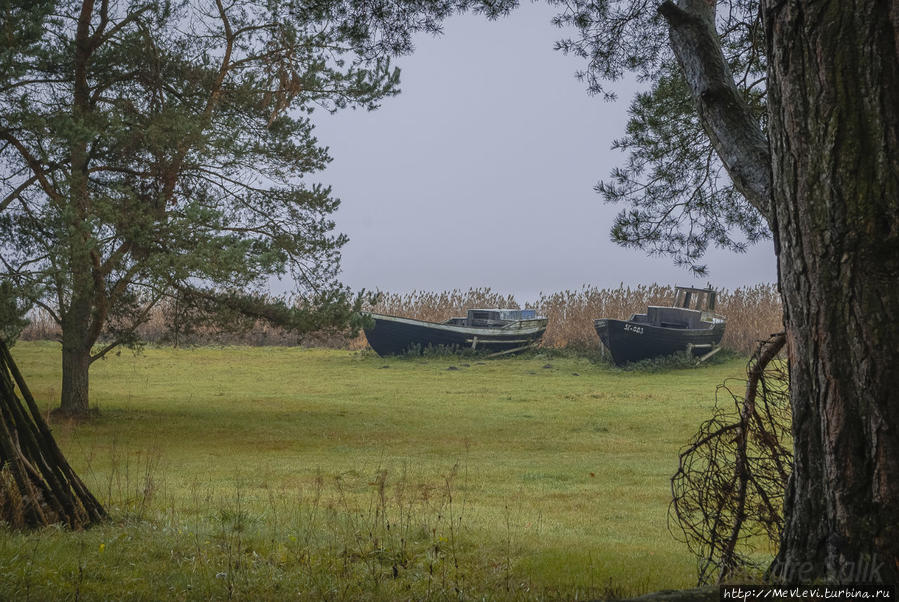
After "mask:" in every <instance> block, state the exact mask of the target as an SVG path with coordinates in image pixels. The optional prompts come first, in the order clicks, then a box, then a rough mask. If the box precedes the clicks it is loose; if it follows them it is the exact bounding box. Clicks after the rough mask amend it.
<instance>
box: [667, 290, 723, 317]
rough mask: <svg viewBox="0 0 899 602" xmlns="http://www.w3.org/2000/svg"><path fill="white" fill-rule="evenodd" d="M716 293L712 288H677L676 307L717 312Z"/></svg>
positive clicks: (675, 295)
mask: <svg viewBox="0 0 899 602" xmlns="http://www.w3.org/2000/svg"><path fill="white" fill-rule="evenodd" d="M715 297H716V295H715V291H714V290H712V289H710V288H691V287H686V286H678V287H675V294H674V307H680V308H683V309H697V310H700V311H715Z"/></svg>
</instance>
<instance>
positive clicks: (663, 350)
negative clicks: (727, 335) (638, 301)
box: [593, 319, 725, 364]
mask: <svg viewBox="0 0 899 602" xmlns="http://www.w3.org/2000/svg"><path fill="white" fill-rule="evenodd" d="M593 326H594V328H596V334H598V335H599V338H600V339H601V340H602V343H603V345H605V346H606V349H608V350H609V352H610V353H611V354H612V360H613V361H614V362H615V363H616V364H624V363H627V362H637V361H640V360H645V359H648V358H652V357H661V356H664V355H671V354H672V353H678V352H680V353H683V352H685V351H686V350H687V347H688V345H691V344H692V345H698V346H699V347H698V348H696V349H695V350H694V352H695V353H697V354H701V353H706V352H708V351H709V350H710V349H711V348H712V347H713V346H716V345H718V344H720V343H721V338H722V337H723V336H724V327H725V323H724V322H718V323H715V324H712V325H711V327H710V328H699V329H686V328H663V327H661V326H652V325H649V324H646V323H642V322H630V321H625V320H611V319H602V320H595V321H594V322H593Z"/></svg>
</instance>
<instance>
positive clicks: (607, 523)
mask: <svg viewBox="0 0 899 602" xmlns="http://www.w3.org/2000/svg"><path fill="white" fill-rule="evenodd" d="M13 355H14V357H15V359H16V361H17V362H18V364H19V366H20V367H21V369H22V371H23V373H24V374H25V376H26V378H27V379H28V381H29V385H30V387H31V388H32V391H33V393H34V394H35V396H36V397H37V399H38V401H39V403H41V404H42V407H46V408H48V409H49V408H51V407H54V406H55V405H57V404H58V401H57V398H58V395H59V390H58V387H59V382H60V374H59V351H58V346H56V345H54V344H50V343H25V342H22V343H19V344H18V345H17V346H16V347H15V348H14V349H13ZM744 364H745V361H744V360H741V359H734V358H731V359H728V360H727V361H721V362H718V363H716V364H714V365H710V366H704V367H701V368H695V369H678V370H669V371H667V372H666V371H654V372H650V373H644V372H637V371H624V370H619V369H616V368H614V367H611V366H609V365H607V364H605V363H602V362H595V361H590V359H585V358H582V357H578V356H574V355H564V354H556V355H552V356H547V355H540V354H532V355H530V356H527V357H523V358H502V359H496V360H487V361H480V360H477V359H476V358H474V359H473V360H472V361H470V362H469V361H467V360H466V361H465V362H460V361H459V358H458V357H455V356H433V357H424V358H419V359H417V360H412V359H409V358H396V359H391V358H379V357H377V356H374V355H371V354H369V353H360V352H347V351H333V350H317V349H299V348H283V347H282V348H266V347H261V348H247V347H222V348H199V349H171V348H148V349H146V350H145V351H144V352H143V353H142V354H141V355H140V356H137V357H135V356H133V355H131V354H129V353H123V354H122V355H121V356H117V357H111V358H109V359H108V360H106V361H102V362H98V363H97V364H95V366H94V368H93V369H92V373H91V387H92V403H93V404H96V405H97V406H98V407H99V409H100V413H99V415H97V416H96V417H93V418H91V419H89V420H87V421H85V422H81V423H75V422H58V421H57V422H55V423H54V424H53V428H54V433H55V435H56V437H57V439H58V441H59V443H60V446H61V447H62V449H63V450H64V452H65V453H66V454H67V456H68V458H69V460H70V462H71V463H72V465H73V467H74V468H75V469H76V471H78V472H79V474H80V475H81V476H82V477H83V478H84V479H85V481H86V482H87V484H88V486H89V487H90V488H91V489H92V491H93V492H94V493H95V494H96V495H97V496H98V497H99V498H100V499H101V501H102V502H103V503H104V504H105V505H106V506H107V509H108V510H109V511H110V513H111V517H112V518H111V520H110V521H109V522H107V523H106V524H104V525H101V526H99V527H97V528H94V529H90V530H89V531H86V532H82V533H70V532H66V531H63V530H60V529H47V530H43V531H40V532H37V533H29V534H21V533H15V532H10V531H8V530H3V531H0V599H17V600H44V599H57V598H86V599H116V600H120V599H135V600H141V599H161V598H166V599H176V600H177V599H226V598H237V599H254V600H255V599H284V598H293V599H315V600H317V599H340V600H350V599H352V600H357V599H378V600H393V599H448V598H453V599H459V598H464V599H467V598H479V599H480V598H483V599H547V598H550V599H554V598H565V599H575V598H579V599H580V598H591V597H593V598H595V597H602V596H605V595H607V594H609V593H613V594H615V595H631V594H639V593H643V592H646V591H651V590H655V589H662V588H669V587H686V586H690V585H692V583H693V581H694V579H695V565H694V561H693V559H692V558H691V556H690V555H689V553H688V552H687V550H686V548H685V546H683V545H682V544H680V543H678V542H676V541H675V540H674V539H673V538H672V537H671V535H670V534H669V533H668V530H667V525H666V512H667V506H668V501H669V498H670V492H669V482H668V479H669V478H670V475H671V474H672V472H673V471H674V469H675V468H676V463H677V452H678V450H679V448H680V447H681V446H682V445H683V444H684V443H686V442H687V441H688V440H689V438H690V436H691V435H692V434H693V433H694V431H695V429H696V428H697V426H698V425H699V423H700V422H701V421H702V420H703V419H705V418H707V417H708V415H709V413H710V410H711V408H712V405H713V402H714V390H715V386H716V385H717V384H718V383H720V382H721V381H723V380H724V378H726V377H728V376H737V375H740V374H742V373H743V370H744ZM450 366H454V367H456V368H457V369H456V370H448V369H447V368H448V367H450ZM385 367H387V368H389V369H384V368H385Z"/></svg>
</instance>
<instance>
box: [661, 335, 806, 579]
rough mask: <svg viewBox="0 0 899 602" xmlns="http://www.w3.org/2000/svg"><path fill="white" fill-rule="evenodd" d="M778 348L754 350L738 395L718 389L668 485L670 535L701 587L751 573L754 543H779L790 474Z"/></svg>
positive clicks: (776, 340) (778, 339) (784, 377)
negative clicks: (687, 555) (692, 558)
mask: <svg viewBox="0 0 899 602" xmlns="http://www.w3.org/2000/svg"><path fill="white" fill-rule="evenodd" d="M785 342H786V337H785V335H784V333H779V334H775V335H772V336H771V337H770V338H768V339H767V340H766V341H763V342H762V343H761V344H759V346H758V349H757V350H756V352H755V354H753V356H752V358H751V359H750V360H749V363H748V364H747V379H746V380H745V381H742V380H741V381H737V382H739V383H742V384H744V385H745V387H744V388H743V391H742V394H738V393H735V392H734V390H735V389H736V387H735V385H736V383H730V382H727V381H726V382H725V383H724V384H721V385H719V386H718V390H717V392H716V408H715V411H714V415H713V416H712V418H710V419H709V420H707V421H706V422H705V423H703V424H702V425H701V426H700V428H699V432H698V433H696V435H695V436H694V438H693V441H692V442H691V443H690V444H689V445H688V446H687V447H686V448H685V449H684V450H683V451H682V452H681V454H680V464H679V466H678V470H677V472H676V473H675V474H674V476H673V477H672V478H671V493H672V502H671V505H670V507H669V515H668V518H669V529H671V530H672V532H675V536H676V537H678V538H679V539H681V540H682V541H684V542H686V544H687V546H688V547H689V548H690V550H691V551H692V552H693V553H694V554H695V555H696V556H697V558H698V560H699V566H698V569H699V583H700V585H703V584H706V583H709V582H711V581H712V580H717V581H718V582H721V581H723V580H724V579H726V578H728V577H730V576H734V575H736V574H738V573H739V572H740V571H745V570H748V569H752V568H757V567H756V564H757V563H754V562H753V560H752V558H751V554H752V552H753V551H754V550H755V548H756V546H757V545H758V543H759V540H760V539H761V538H767V540H768V541H769V542H771V544H772V545H774V546H777V544H778V543H779V541H780V534H781V531H782V530H783V515H782V508H783V499H784V492H785V491H786V486H787V480H788V479H789V477H790V474H791V473H792V470H793V455H792V452H791V448H790V445H791V442H790V424H791V419H790V401H789V374H788V367H787V363H786V362H785V361H784V360H783V359H781V358H779V357H778V355H779V353H780V351H781V350H782V349H783V347H784V345H785ZM674 524H676V525H677V529H675V528H674ZM676 531H680V533H678V532H676Z"/></svg>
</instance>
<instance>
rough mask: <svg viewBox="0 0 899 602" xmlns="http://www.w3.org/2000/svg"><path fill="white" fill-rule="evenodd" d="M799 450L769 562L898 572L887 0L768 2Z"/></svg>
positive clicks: (801, 574)
mask: <svg viewBox="0 0 899 602" xmlns="http://www.w3.org/2000/svg"><path fill="white" fill-rule="evenodd" d="M766 4H768V5H769V6H767V7H766V11H765V15H764V16H765V21H766V25H767V28H768V40H769V55H768V56H769V80H768V85H769V88H768V93H769V119H770V121H769V136H770V140H771V151H772V158H773V161H772V176H773V200H774V203H773V207H774V214H775V215H774V218H775V219H774V221H775V225H776V228H777V236H778V238H779V240H780V248H781V251H780V256H779V264H780V274H781V278H780V280H781V282H780V284H781V291H782V295H783V301H784V309H785V321H786V326H787V333H788V337H789V341H790V346H791V351H792V353H791V358H792V362H791V387H792V404H793V434H794V440H795V465H794V473H793V479H792V482H791V486H790V490H789V491H788V495H787V511H788V512H787V524H786V528H785V532H784V536H783V541H782V545H781V550H780V554H779V557H778V560H777V562H776V563H775V565H774V567H773V569H774V572H775V574H777V575H778V576H780V577H782V578H784V579H786V580H796V579H802V580H805V579H807V578H808V577H809V576H810V577H822V576H824V577H825V578H827V579H830V580H842V581H888V582H894V583H895V582H899V60H897V56H899V55H897V48H899V44H897V42H899V29H897V27H896V26H897V24H899V23H897V21H896V17H897V14H896V12H895V11H897V8H896V7H894V9H893V10H894V14H893V15H892V16H893V20H892V22H891V18H890V17H891V15H890V3H889V2H886V1H879V2H878V1H867V2H845V0H831V1H830V2H819V3H808V2H798V1H792V2H780V3H774V2H768V3H766Z"/></svg>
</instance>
